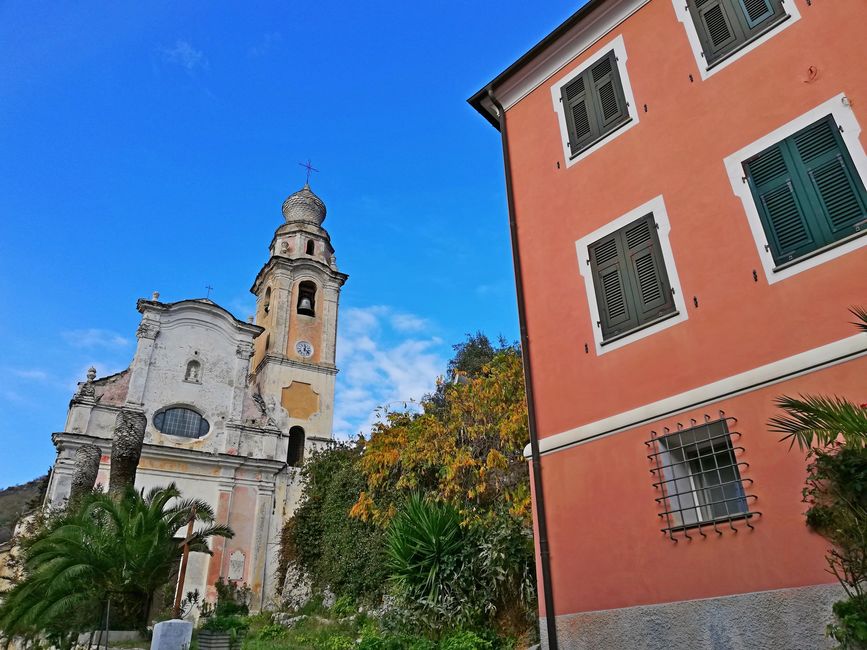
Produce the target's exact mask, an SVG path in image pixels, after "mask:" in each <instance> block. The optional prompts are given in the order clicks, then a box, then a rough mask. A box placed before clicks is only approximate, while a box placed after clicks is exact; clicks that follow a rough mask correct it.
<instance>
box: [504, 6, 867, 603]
mask: <svg viewBox="0 0 867 650" xmlns="http://www.w3.org/2000/svg"><path fill="white" fill-rule="evenodd" d="M795 1H796V5H797V8H798V10H799V11H800V13H801V18H800V20H798V21H797V22H794V23H792V24H791V25H789V26H787V27H786V28H785V29H783V30H781V31H780V32H779V33H778V34H776V35H774V36H773V37H772V38H770V39H769V40H767V41H766V42H765V43H763V44H762V45H760V46H759V47H758V48H756V49H755V50H753V51H752V52H749V53H748V54H746V55H745V56H743V58H741V59H739V60H738V61H735V62H733V63H732V64H731V65H729V66H728V67H726V68H725V69H721V70H719V71H718V72H716V73H715V74H713V75H712V76H710V77H709V78H708V79H706V80H702V79H701V75H700V74H699V70H698V68H697V64H696V60H695V57H694V55H693V52H692V50H691V48H690V46H689V42H688V40H687V37H686V32H685V30H684V26H683V24H682V23H680V22H678V20H677V17H676V15H675V10H674V6H673V4H672V2H671V0H653V1H652V2H650V3H649V4H647V5H645V6H644V7H643V8H642V9H640V10H639V11H638V12H637V13H635V14H634V15H632V16H631V17H630V18H628V19H627V20H626V21H625V22H624V23H622V24H621V25H620V26H619V27H618V28H617V29H616V30H615V31H614V32H611V33H610V34H608V35H607V36H605V37H603V38H602V39H600V41H599V42H597V43H596V44H594V45H593V46H591V48H590V49H589V50H588V52H587V54H588V55H589V54H591V53H593V52H596V51H597V50H599V48H601V47H602V46H603V45H604V44H605V42H606V41H610V40H613V39H614V38H615V37H616V36H618V35H622V36H623V39H624V43H625V47H626V51H627V53H628V63H627V71H628V75H629V79H630V81H631V84H632V89H633V92H634V95H635V102H636V104H637V106H638V107H640V110H641V112H640V115H639V118H640V120H639V123H638V124H637V125H636V126H635V127H634V128H631V129H629V130H628V131H625V132H624V133H623V134H622V135H619V136H618V137H616V138H614V139H612V140H611V141H610V142H609V143H607V144H606V145H604V146H602V147H601V148H600V149H598V150H597V151H595V152H593V153H592V154H590V155H589V156H588V157H586V158H585V159H583V160H580V161H579V162H577V163H576V164H574V165H572V166H571V167H569V166H567V165H566V161H565V160H564V159H563V148H562V142H561V136H560V129H559V125H558V122H557V119H558V118H557V115H556V113H555V112H554V109H553V105H552V96H551V86H552V85H553V84H554V82H555V81H557V79H558V78H560V77H562V76H563V75H564V74H566V73H567V72H568V71H569V70H571V69H573V68H575V67H576V66H578V65H579V64H580V63H582V62H583V61H584V60H585V58H586V57H585V58H582V56H583V55H582V56H579V57H578V58H576V59H575V60H573V61H572V62H571V63H570V64H568V65H567V66H565V67H564V68H563V69H562V70H561V71H560V72H558V73H557V74H556V75H555V76H554V77H552V78H551V79H549V80H548V81H546V82H545V83H543V84H542V85H541V86H540V87H538V88H537V89H535V90H534V91H533V92H531V93H530V94H529V95H527V96H526V97H525V98H524V99H522V100H521V101H520V102H518V103H517V104H516V105H515V106H513V107H512V108H510V109H509V111H508V113H507V119H508V134H509V147H510V154H511V158H512V173H513V183H514V193H515V208H516V219H517V223H518V229H519V241H520V247H521V255H522V258H523V272H524V281H525V294H526V307H527V321H528V328H529V336H530V339H531V342H532V346H531V355H532V359H531V365H532V372H533V378H534V383H535V390H536V400H537V403H536V406H537V413H538V427H539V432H540V435H541V436H542V437H543V438H544V437H546V436H550V435H553V434H557V433H560V432H562V431H565V430H568V429H570V428H573V427H577V426H580V425H583V424H587V423H589V422H593V421H596V420H599V419H602V418H605V417H609V416H612V415H616V414H618V413H622V412H624V411H627V410H630V409H633V408H636V407H639V406H641V405H644V404H648V403H651V402H654V401H656V400H659V399H662V398H665V397H668V396H671V395H675V394H678V393H681V392H683V391H686V390H689V389H693V388H696V387H699V386H703V385H705V384H708V383H711V382H713V381H717V380H720V379H723V378H726V377H729V376H732V375H735V374H738V373H742V372H745V371H747V370H750V369H752V368H755V367H757V366H760V365H763V364H767V363H771V362H773V361H777V360H780V359H783V358H786V357H789V356H791V355H794V354H797V353H800V352H804V351H806V350H810V349H813V348H816V347H818V346H821V345H824V344H827V343H830V342H832V341H837V340H840V339H843V338H846V337H849V336H852V335H853V334H855V329H854V328H853V327H852V325H850V324H849V321H850V320H851V318H850V315H849V314H848V313H847V307H848V306H850V305H853V304H862V305H863V304H867V248H862V249H860V250H857V251H854V252H852V253H849V254H847V255H844V256H842V257H840V258H838V259H835V260H831V261H829V262H828V263H826V264H823V265H820V266H818V267H816V268H814V269H811V270H808V271H804V272H802V273H800V274H798V275H795V276H793V277H791V278H787V279H785V280H783V281H780V282H776V283H774V284H769V283H768V281H767V279H766V277H765V275H764V272H763V270H762V265H761V261H760V259H759V255H758V252H757V248H756V242H755V240H754V239H753V236H752V234H751V232H750V229H749V225H748V221H747V216H746V214H745V211H744V207H743V204H742V203H741V201H740V199H739V198H738V197H736V196H735V195H734V193H733V190H732V185H731V183H730V182H729V178H728V175H727V172H726V169H725V167H724V165H723V159H724V158H725V157H727V156H729V155H731V154H733V153H735V152H737V151H739V150H740V149H742V148H743V147H745V146H747V145H749V144H751V143H753V142H754V141H756V140H758V139H759V138H760V137H762V136H764V135H766V134H767V133H769V132H771V131H773V130H775V129H777V128H779V127H780V126H783V125H784V124H786V123H788V122H790V121H791V120H793V119H795V118H797V117H798V116H800V115H802V114H804V113H806V112H807V111H809V110H810V109H812V108H814V107H816V106H818V105H820V104H822V103H823V102H825V101H827V100H829V99H831V98H832V97H834V96H836V95H838V94H840V93H845V94H846V96H847V97H848V98H849V100H850V102H851V104H852V108H853V110H854V112H855V114H856V118H857V119H858V122H859V124H861V125H862V127H867V75H865V74H864V70H863V65H862V62H863V61H864V54H865V50H864V44H863V43H864V41H863V25H864V24H867V3H865V2H863V0H834V1H833V2H813V3H812V5H811V6H808V5H807V3H806V2H805V1H804V0H795ZM811 66H813V67H815V68H816V69H817V71H818V74H817V75H816V76H815V79H814V80H812V81H809V82H808V78H809V72H808V69H809V68H810V67H811ZM690 75H692V77H693V79H692V81H691V80H690ZM645 104H646V105H647V112H644V110H643V107H644V105H645ZM861 144H862V146H864V145H865V144H867V142H865V133H864V132H862V134H861ZM558 163H559V165H558ZM659 195H662V196H663V199H664V201H665V205H666V208H667V212H668V217H669V220H670V224H671V233H670V242H671V246H672V249H673V255H674V258H675V262H676V265H677V270H678V274H679V277H680V282H681V286H682V290H683V294H684V295H685V297H686V304H687V311H688V319H687V320H686V321H684V322H682V323H678V324H676V325H674V326H672V327H670V328H668V329H665V330H663V331H661V332H659V333H656V334H654V335H652V336H649V337H647V338H644V339H642V340H638V341H636V342H634V343H631V344H629V345H626V346H624V347H622V348H620V349H617V350H613V351H611V352H608V353H605V354H602V355H597V354H596V352H595V349H594V337H593V328H594V327H595V326H596V325H595V323H593V322H592V320H591V317H590V309H589V305H588V303H587V294H586V291H585V283H584V279H583V277H582V276H581V275H580V273H579V269H578V258H577V256H576V250H575V242H576V241H577V240H578V239H580V238H582V237H584V236H586V235H588V234H589V233H591V232H593V231H595V230H596V229H598V228H600V227H602V226H604V225H605V224H607V223H609V222H611V221H613V220H615V219H617V218H618V217H620V216H621V215H623V214H625V213H627V212H629V211H631V210H633V209H635V208H637V207H638V206H640V205H642V204H644V203H646V202H647V201H649V200H651V199H653V198H654V197H657V196H659ZM754 270H755V271H757V277H758V280H757V281H756V280H755V279H754V276H753V271H754ZM693 296H695V297H696V298H697V299H698V302H699V306H698V307H695V306H694V303H693ZM585 344H587V346H588V350H589V351H588V352H585ZM865 376H867V360H865V359H864V358H863V357H862V358H861V359H859V360H855V361H849V362H847V363H845V364H841V365H838V366H834V367H831V368H828V369H825V370H822V371H819V372H816V373H813V374H810V375H807V376H802V377H799V378H797V379H794V380H791V381H789V382H786V383H781V384H776V385H773V386H770V387H767V388H764V389H761V390H758V391H754V392H751V393H747V394H745V395H741V396H739V397H736V398H733V399H728V400H724V401H722V402H720V403H718V404H713V405H710V406H707V407H704V408H702V409H699V410H696V411H695V412H688V413H683V414H680V415H678V416H676V417H673V418H667V419H666V420H660V421H658V422H654V423H652V424H651V425H648V426H642V427H640V428H637V429H634V430H630V431H625V432H622V433H617V434H614V435H611V436H608V437H604V438H600V439H596V440H593V441H589V442H586V443H583V444H580V445H577V446H574V447H572V448H569V449H566V450H562V451H559V452H556V453H552V454H548V455H545V456H544V457H543V460H542V463H543V464H542V467H543V478H544V484H545V489H546V504H547V508H548V513H549V528H550V539H551V555H552V567H553V571H554V580H553V583H554V593H555V600H556V603H557V614H564V613H569V612H577V611H588V610H600V609H608V608H617V607H625V606H631V605H641V604H650V603H659V602H669V601H677V600H686V599H694V598H705V597H711V596H720V595H725V594H734V593H744V592H750V591H760V590H767V589H776V588H782V587H797V586H802V585H809V584H820V583H828V582H832V581H833V579H832V577H831V576H829V575H828V574H827V573H826V572H825V570H824V568H825V564H824V560H823V557H822V556H823V552H824V549H825V547H826V543H825V542H824V540H822V539H821V538H820V537H818V536H816V535H814V534H812V533H811V532H809V530H808V529H807V528H806V525H805V523H804V518H803V511H804V509H805V506H804V504H803V503H801V502H800V494H801V488H802V487H803V480H804V476H805V471H804V462H803V457H802V455H800V454H798V453H797V451H793V452H788V451H787V447H786V446H785V445H783V444H780V443H779V442H778V441H777V438H778V436H775V435H774V434H771V433H769V432H768V431H767V426H766V423H767V420H768V418H769V417H770V416H771V415H772V414H773V413H774V408H773V398H774V397H775V396H777V395H780V394H781V393H789V394H797V393H799V392H818V393H837V394H841V395H847V396H849V397H851V398H853V399H859V398H861V401H863V398H864V395H865V393H864V390H865V380H864V377H865ZM718 409H722V410H724V411H725V413H726V414H727V415H731V416H734V417H736V418H737V419H738V424H737V430H738V431H741V432H742V433H743V440H742V442H743V446H744V447H745V451H744V453H743V458H744V459H745V460H747V461H748V462H749V463H750V466H749V469H748V470H745V471H744V477H745V478H752V479H753V480H754V487H753V489H752V491H753V493H755V494H757V495H758V496H759V500H758V501H757V502H756V503H755V505H754V506H753V508H754V509H756V510H759V511H761V512H762V513H763V515H762V516H761V517H758V518H756V519H755V530H752V531H751V530H748V529H745V528H744V526H743V525H740V526H739V528H740V529H741V530H740V532H737V533H734V532H731V531H728V532H726V533H724V534H723V535H721V536H717V535H715V534H712V533H711V534H710V535H709V537H708V538H702V537H700V536H697V535H693V536H694V537H695V539H693V540H692V541H687V540H683V541H681V542H679V543H677V544H675V543H673V542H672V541H670V540H669V539H668V538H667V537H666V536H665V535H663V534H662V533H661V532H660V528H662V527H663V524H662V523H661V521H660V519H659V518H658V517H657V513H658V511H659V510H658V508H657V505H656V503H655V502H654V499H655V497H657V496H659V495H658V493H657V492H656V491H655V490H654V488H653V487H652V482H653V478H652V476H651V474H650V471H649V470H650V465H649V461H648V459H647V456H646V454H647V448H646V447H645V445H644V441H645V440H647V439H648V438H649V437H650V431H651V430H652V429H657V430H660V429H661V428H662V427H664V426H669V427H671V428H672V429H673V428H675V427H676V423H677V422H678V421H680V422H684V423H688V422H689V419H690V418H691V417H695V418H701V417H702V416H703V415H704V414H705V413H709V414H711V415H713V414H715V413H716V412H717V410H718Z"/></svg>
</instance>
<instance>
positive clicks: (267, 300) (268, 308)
mask: <svg viewBox="0 0 867 650" xmlns="http://www.w3.org/2000/svg"><path fill="white" fill-rule="evenodd" d="M262 311H264V312H265V313H266V314H267V313H268V312H270V311H271V287H268V288H267V289H266V290H265V300H263V301H262Z"/></svg>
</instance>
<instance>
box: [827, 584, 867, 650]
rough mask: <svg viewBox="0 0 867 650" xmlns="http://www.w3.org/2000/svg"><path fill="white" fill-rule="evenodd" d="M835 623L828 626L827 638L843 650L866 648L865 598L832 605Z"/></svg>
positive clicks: (866, 617)
mask: <svg viewBox="0 0 867 650" xmlns="http://www.w3.org/2000/svg"><path fill="white" fill-rule="evenodd" d="M834 616H835V617H836V619H837V622H836V623H832V624H831V625H829V626H828V636H830V637H831V638H832V639H834V640H835V641H837V642H838V643H839V644H840V646H839V647H840V648H843V649H845V650H850V649H851V650H858V649H863V648H867V598H865V597H864V596H860V597H857V598H850V599H848V600H841V601H838V602H836V603H834Z"/></svg>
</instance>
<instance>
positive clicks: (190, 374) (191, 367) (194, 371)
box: [184, 359, 202, 384]
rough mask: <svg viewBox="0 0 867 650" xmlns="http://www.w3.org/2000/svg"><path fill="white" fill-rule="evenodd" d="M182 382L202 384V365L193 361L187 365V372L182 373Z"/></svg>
mask: <svg viewBox="0 0 867 650" xmlns="http://www.w3.org/2000/svg"><path fill="white" fill-rule="evenodd" d="M184 381H191V382H193V383H195V384H200V383H202V364H201V363H199V362H198V361H196V360H195V359H193V360H192V361H190V362H189V363H188V364H187V371H186V372H185V373H184Z"/></svg>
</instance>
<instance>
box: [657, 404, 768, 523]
mask: <svg viewBox="0 0 867 650" xmlns="http://www.w3.org/2000/svg"><path fill="white" fill-rule="evenodd" d="M733 421H734V419H733V418H721V419H718V420H710V418H707V419H706V421H705V422H704V423H703V424H697V425H695V426H691V427H690V428H688V429H682V430H678V431H675V432H666V433H665V434H664V435H656V434H655V432H654V435H653V437H652V438H651V439H650V440H649V441H648V442H647V443H646V444H647V445H648V447H649V448H650V449H651V453H650V454H649V455H648V458H649V459H650V460H651V462H652V464H653V466H652V469H651V470H650V471H651V474H652V475H653V476H654V478H655V481H654V483H653V485H654V487H655V488H656V489H657V490H658V491H659V492H660V495H659V496H658V497H657V498H656V501H657V503H658V504H660V506H662V511H661V512H660V513H659V516H660V517H661V518H662V519H663V520H664V522H665V527H664V528H663V529H662V531H663V532H665V533H667V534H669V536H671V537H672V539H674V533H675V532H679V531H684V532H685V536H687V537H689V533H688V532H686V531H688V529H690V528H695V527H697V528H698V529H699V532H700V534H701V535H704V534H705V533H704V531H703V530H702V529H703V527H704V526H709V527H711V528H713V529H714V530H715V531H716V532H718V533H719V532H721V530H720V524H728V525H729V526H731V527H732V528H734V526H733V524H732V522H733V521H736V520H743V521H746V524H747V526H750V527H752V526H751V524H750V523H749V518H750V517H752V516H754V515H757V514H758V513H757V512H755V511H751V510H750V501H751V500H755V498H756V497H755V496H754V495H751V494H748V493H747V491H746V488H745V486H746V485H751V484H752V479H750V478H744V477H743V476H741V468H743V467H748V463H746V462H745V461H744V460H742V459H741V458H740V456H741V454H742V453H743V447H742V446H740V445H737V444H735V443H734V442H733V439H735V440H739V439H740V437H741V434H740V433H739V432H737V431H729V427H728V425H729V422H733Z"/></svg>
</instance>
